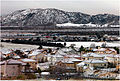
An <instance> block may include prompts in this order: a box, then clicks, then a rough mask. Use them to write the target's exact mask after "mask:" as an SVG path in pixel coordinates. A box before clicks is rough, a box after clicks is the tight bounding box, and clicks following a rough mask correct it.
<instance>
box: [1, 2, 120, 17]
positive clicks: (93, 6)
mask: <svg viewBox="0 0 120 81" xmlns="http://www.w3.org/2000/svg"><path fill="white" fill-rule="evenodd" d="M119 7H120V5H119V0H1V12H2V13H1V14H2V15H5V14H9V13H11V12H13V11H15V10H20V9H28V8H57V9H62V10H65V11H77V12H83V13H87V14H91V15H94V14H103V13H109V14H116V15H118V14H119V11H120V10H119Z"/></svg>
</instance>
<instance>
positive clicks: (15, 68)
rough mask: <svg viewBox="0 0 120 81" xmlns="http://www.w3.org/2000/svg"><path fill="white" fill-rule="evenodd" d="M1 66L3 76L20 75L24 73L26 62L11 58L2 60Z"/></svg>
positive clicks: (0, 71) (0, 70)
mask: <svg viewBox="0 0 120 81" xmlns="http://www.w3.org/2000/svg"><path fill="white" fill-rule="evenodd" d="M0 66H1V69H0V73H1V74H2V76H4V77H9V76H18V75H20V74H22V70H25V66H26V63H23V62H21V61H18V60H13V59H9V60H7V61H1V62H0Z"/></svg>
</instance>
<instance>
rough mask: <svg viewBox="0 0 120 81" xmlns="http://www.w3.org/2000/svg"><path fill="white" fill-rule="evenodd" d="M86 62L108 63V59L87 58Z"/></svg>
mask: <svg viewBox="0 0 120 81" xmlns="http://www.w3.org/2000/svg"><path fill="white" fill-rule="evenodd" d="M84 62H85V63H107V61H103V60H96V59H90V60H85V61H84Z"/></svg>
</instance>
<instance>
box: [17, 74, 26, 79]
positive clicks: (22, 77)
mask: <svg viewBox="0 0 120 81" xmlns="http://www.w3.org/2000/svg"><path fill="white" fill-rule="evenodd" d="M17 79H25V75H19V76H17Z"/></svg>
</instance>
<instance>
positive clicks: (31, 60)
mask: <svg viewBox="0 0 120 81" xmlns="http://www.w3.org/2000/svg"><path fill="white" fill-rule="evenodd" d="M21 61H23V62H36V60H33V59H28V58H25V59H21Z"/></svg>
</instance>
